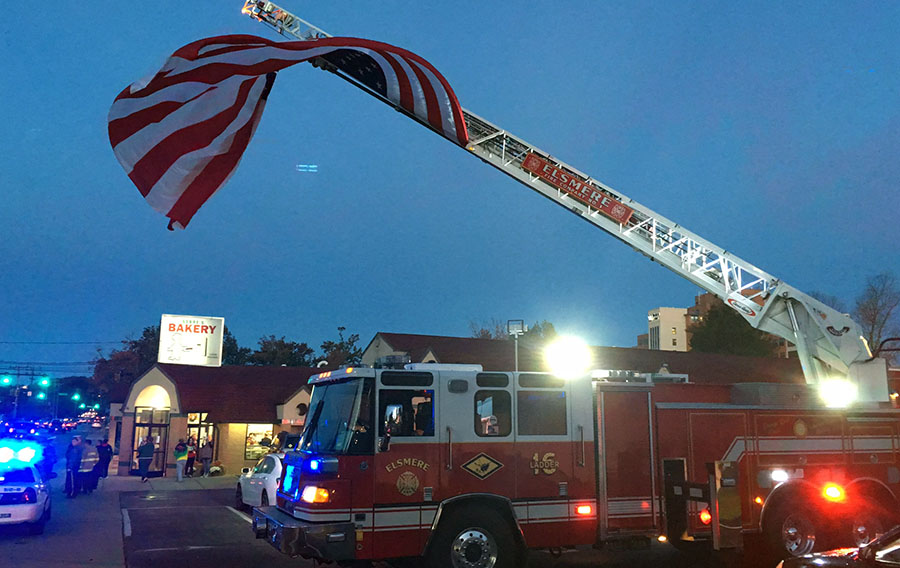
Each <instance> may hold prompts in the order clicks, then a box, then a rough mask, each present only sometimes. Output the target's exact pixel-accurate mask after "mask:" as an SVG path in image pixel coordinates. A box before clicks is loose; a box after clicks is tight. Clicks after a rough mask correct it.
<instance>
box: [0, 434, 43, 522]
mask: <svg viewBox="0 0 900 568" xmlns="http://www.w3.org/2000/svg"><path fill="white" fill-rule="evenodd" d="M12 442H15V441H13V440H9V439H7V440H3V441H0V525H18V524H25V525H27V527H28V530H29V532H30V533H31V534H42V533H43V532H44V525H46V524H47V521H49V520H50V512H51V503H50V484H49V483H48V481H49V479H45V478H44V477H42V475H41V473H40V471H38V468H37V467H35V465H34V464H33V463H31V462H32V461H33V460H34V459H35V458H36V457H38V454H39V453H40V450H38V449H36V448H35V447H34V446H32V445H30V444H27V443H12ZM51 477H52V475H51Z"/></svg>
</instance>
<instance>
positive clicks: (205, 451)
mask: <svg viewBox="0 0 900 568" xmlns="http://www.w3.org/2000/svg"><path fill="white" fill-rule="evenodd" d="M198 455H199V456H200V463H202V464H203V477H209V466H210V464H211V463H212V458H213V445H212V440H207V441H206V443H205V444H203V446H202V447H201V448H200V451H199V452H198Z"/></svg>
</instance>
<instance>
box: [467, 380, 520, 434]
mask: <svg viewBox="0 0 900 568" xmlns="http://www.w3.org/2000/svg"><path fill="white" fill-rule="evenodd" d="M511 431H512V399H511V398H510V396H509V393H508V392H506V391H502V390H480V391H478V392H476V393H475V434H476V435H477V436H480V437H485V436H491V437H492V436H509V433H510V432H511Z"/></svg>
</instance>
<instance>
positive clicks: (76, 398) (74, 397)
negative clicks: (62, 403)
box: [72, 392, 81, 400]
mask: <svg viewBox="0 0 900 568" xmlns="http://www.w3.org/2000/svg"><path fill="white" fill-rule="evenodd" d="M72 400H81V395H80V394H78V393H77V392H76V393H75V394H73V395H72Z"/></svg>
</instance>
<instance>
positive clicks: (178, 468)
mask: <svg viewBox="0 0 900 568" xmlns="http://www.w3.org/2000/svg"><path fill="white" fill-rule="evenodd" d="M155 450H156V446H155V445H154V443H153V438H151V437H150V436H147V437H146V438H145V439H144V441H143V443H141V445H140V446H138V451H137V454H138V455H137V457H138V470H139V471H140V474H141V481H143V482H146V481H147V475H148V472H149V471H150V462H151V461H153V452H154V451H155ZM173 453H174V455H175V474H176V479H177V480H178V481H182V480H183V479H184V478H185V477H193V476H194V464H195V463H196V461H197V459H198V458H199V459H200V462H201V463H202V464H203V477H209V469H210V465H211V464H212V458H213V441H212V440H207V442H206V443H205V444H203V446H200V447H199V448H198V447H197V442H196V440H195V439H194V437H193V436H191V437H190V438H188V439H187V441H185V440H184V438H179V439H178V443H177V444H175V449H174V451H173Z"/></svg>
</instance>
